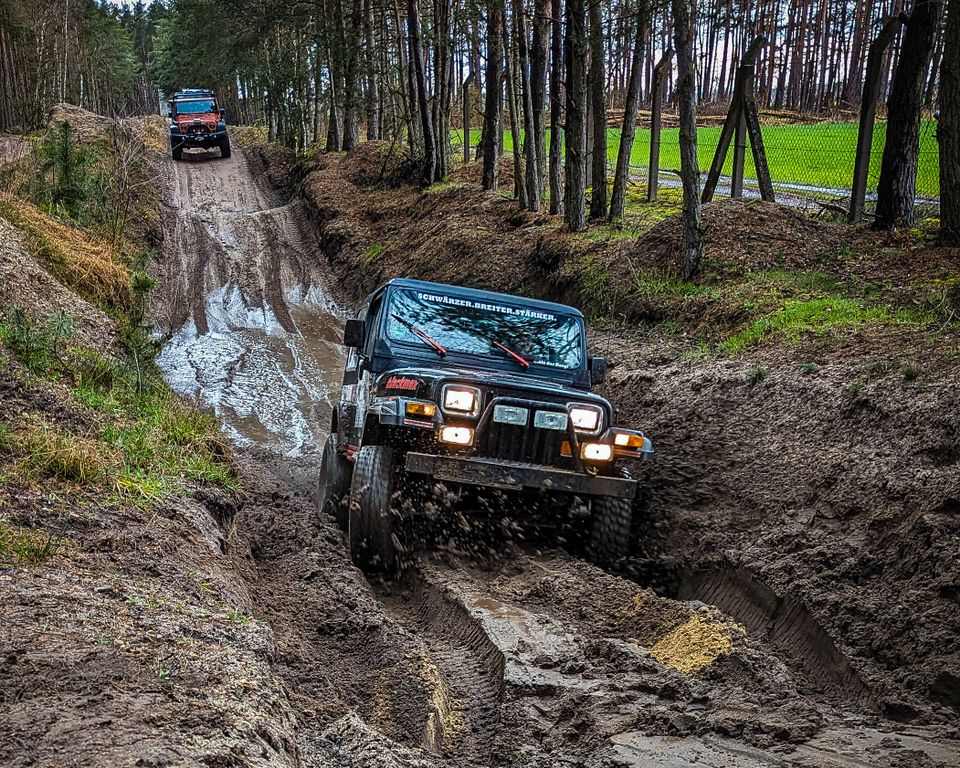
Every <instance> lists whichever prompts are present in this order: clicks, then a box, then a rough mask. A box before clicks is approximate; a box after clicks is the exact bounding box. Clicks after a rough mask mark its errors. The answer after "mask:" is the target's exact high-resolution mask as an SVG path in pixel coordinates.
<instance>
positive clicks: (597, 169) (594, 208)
mask: <svg viewBox="0 0 960 768" xmlns="http://www.w3.org/2000/svg"><path fill="white" fill-rule="evenodd" d="M603 42H604V40H603V19H602V15H601V13H600V0H590V101H591V103H592V105H593V170H592V173H591V174H590V176H591V191H590V218H591V219H602V218H603V217H604V216H606V215H607V103H606V91H607V82H606V73H605V71H604V50H603Z"/></svg>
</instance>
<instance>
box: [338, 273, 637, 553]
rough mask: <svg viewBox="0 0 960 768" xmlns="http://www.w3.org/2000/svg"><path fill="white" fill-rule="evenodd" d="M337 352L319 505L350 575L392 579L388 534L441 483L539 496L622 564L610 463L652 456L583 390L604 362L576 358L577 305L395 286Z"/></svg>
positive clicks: (616, 484) (621, 503) (621, 529)
mask: <svg viewBox="0 0 960 768" xmlns="http://www.w3.org/2000/svg"><path fill="white" fill-rule="evenodd" d="M344 345H345V346H347V347H349V348H350V355H349V358H348V361H347V365H346V371H345V373H344V379H343V391H342V395H341V398H340V402H339V404H338V406H337V407H336V408H335V410H334V414H333V423H332V426H331V432H330V436H329V438H328V439H327V442H326V444H325V445H324V449H323V458H322V463H321V469H320V475H321V476H320V488H319V498H320V506H321V509H322V510H324V511H326V512H328V513H330V514H332V515H334V516H335V517H336V518H337V521H338V523H339V524H340V526H341V527H342V528H343V529H344V530H348V531H349V537H350V549H351V554H352V556H353V559H354V561H355V562H356V563H357V564H358V565H360V566H361V567H364V568H366V569H368V570H385V571H391V570H393V569H395V567H396V559H397V549H398V541H397V539H396V537H395V527H396V524H397V522H398V520H399V519H400V517H401V516H404V515H408V514H417V512H418V511H421V510H422V509H423V507H424V506H425V505H424V504H422V501H424V498H422V497H421V498H417V496H418V493H421V492H422V491H423V489H429V488H435V487H436V486H437V484H438V483H441V484H443V485H444V486H446V487H447V488H448V489H453V490H454V492H459V493H469V492H471V491H473V490H476V489H477V488H478V487H481V488H492V489H499V490H501V491H518V492H523V491H525V490H526V491H527V492H531V491H533V492H535V493H537V494H541V495H542V494H548V495H549V497H550V499H551V501H555V502H557V503H556V504H555V505H553V508H556V509H564V508H566V509H572V508H573V507H574V506H576V507H577V508H578V509H579V510H581V513H582V512H583V511H585V510H589V515H590V518H591V522H590V530H589V531H588V532H587V536H588V545H589V547H590V550H591V554H592V556H593V557H594V558H595V559H597V560H599V561H612V560H615V559H617V558H619V557H621V556H623V555H624V554H626V552H627V547H628V545H629V535H630V525H631V518H632V508H633V505H632V500H633V498H634V496H635V494H636V490H637V483H636V481H635V480H632V479H630V477H629V475H628V474H627V472H626V471H625V470H624V469H623V468H622V467H621V466H620V463H621V462H620V461H619V460H620V459H636V458H642V457H644V456H645V455H646V454H648V453H650V452H651V451H652V450H653V448H652V446H651V443H650V441H649V440H648V439H647V438H646V437H644V435H643V433H641V432H638V431H635V430H629V429H622V428H620V427H617V426H616V414H615V412H614V410H613V407H612V406H611V405H610V403H609V402H608V401H607V400H605V399H604V398H602V397H600V396H598V395H595V394H591V392H590V389H591V387H592V386H593V385H595V384H599V383H600V382H601V381H602V380H603V377H604V374H605V371H606V362H605V361H604V360H603V359H602V358H597V357H593V358H589V357H587V343H586V333H585V328H584V321H583V315H581V314H580V312H578V311H577V310H576V309H573V308H572V307H568V306H564V305H562V304H553V303H549V302H544V301H534V300H532V299H526V298H521V297H518V296H507V295H504V294H499V293H490V292H487V291H478V290H472V289H466V288H457V287H454V286H449V285H439V284H436V283H426V282H421V281H417V280H406V279H397V280H391V281H390V282H389V283H387V284H386V285H384V286H382V287H381V288H379V289H378V290H376V291H374V292H373V293H372V294H371V295H370V296H369V297H367V299H366V301H365V302H364V304H363V309H362V317H361V318H360V319H356V320H348V321H347V323H346V328H345V331H344ZM418 489H420V490H419V491H418Z"/></svg>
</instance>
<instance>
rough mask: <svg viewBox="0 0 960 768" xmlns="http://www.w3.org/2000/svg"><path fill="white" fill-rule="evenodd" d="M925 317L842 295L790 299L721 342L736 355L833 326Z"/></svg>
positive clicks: (860, 324)
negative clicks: (771, 341) (774, 340)
mask: <svg viewBox="0 0 960 768" xmlns="http://www.w3.org/2000/svg"><path fill="white" fill-rule="evenodd" d="M924 321H925V318H924V317H921V316H919V315H918V314H917V313H916V312H914V311H911V310H908V309H900V310H897V311H895V312H891V311H890V310H889V309H887V308H886V307H864V306H863V305H861V304H860V303H859V302H856V301H853V300H851V299H842V298H821V299H810V300H788V301H786V302H785V303H784V304H783V306H781V307H780V309H778V310H776V311H775V312H773V313H772V314H770V315H767V316H766V317H763V318H760V319H759V320H756V321H755V322H753V323H751V324H750V325H748V326H747V327H746V328H744V329H743V330H742V331H740V332H738V333H735V334H733V335H732V336H730V337H728V338H727V339H725V340H724V341H722V342H721V343H720V349H721V350H722V351H724V352H728V353H731V354H736V353H739V352H742V351H743V350H744V349H746V348H747V347H750V346H752V345H754V344H757V343H759V342H761V341H764V340H766V339H769V338H771V337H773V336H783V337H785V338H786V339H787V341H789V342H794V343H795V342H797V341H799V340H800V338H801V337H802V336H803V335H804V334H807V333H824V332H826V331H829V330H832V329H834V328H840V327H846V328H849V327H857V326H863V325H866V324H868V323H921V322H924Z"/></svg>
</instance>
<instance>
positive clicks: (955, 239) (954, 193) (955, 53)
mask: <svg viewBox="0 0 960 768" xmlns="http://www.w3.org/2000/svg"><path fill="white" fill-rule="evenodd" d="M940 73H941V74H940V123H939V125H938V126H937V139H938V140H939V142H940V238H941V240H943V242H944V243H949V244H951V245H960V0H948V5H947V25H946V29H945V30H944V41H943V61H942V63H941V69H940Z"/></svg>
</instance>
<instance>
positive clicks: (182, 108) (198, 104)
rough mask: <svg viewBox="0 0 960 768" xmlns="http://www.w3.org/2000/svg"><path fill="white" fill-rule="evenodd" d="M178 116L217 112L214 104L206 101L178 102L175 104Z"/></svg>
mask: <svg viewBox="0 0 960 768" xmlns="http://www.w3.org/2000/svg"><path fill="white" fill-rule="evenodd" d="M174 106H175V107H176V110H177V114H178V115H203V114H206V113H207V112H216V111H217V110H216V107H215V106H214V103H213V102H212V101H209V100H204V101H177V102H174Z"/></svg>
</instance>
